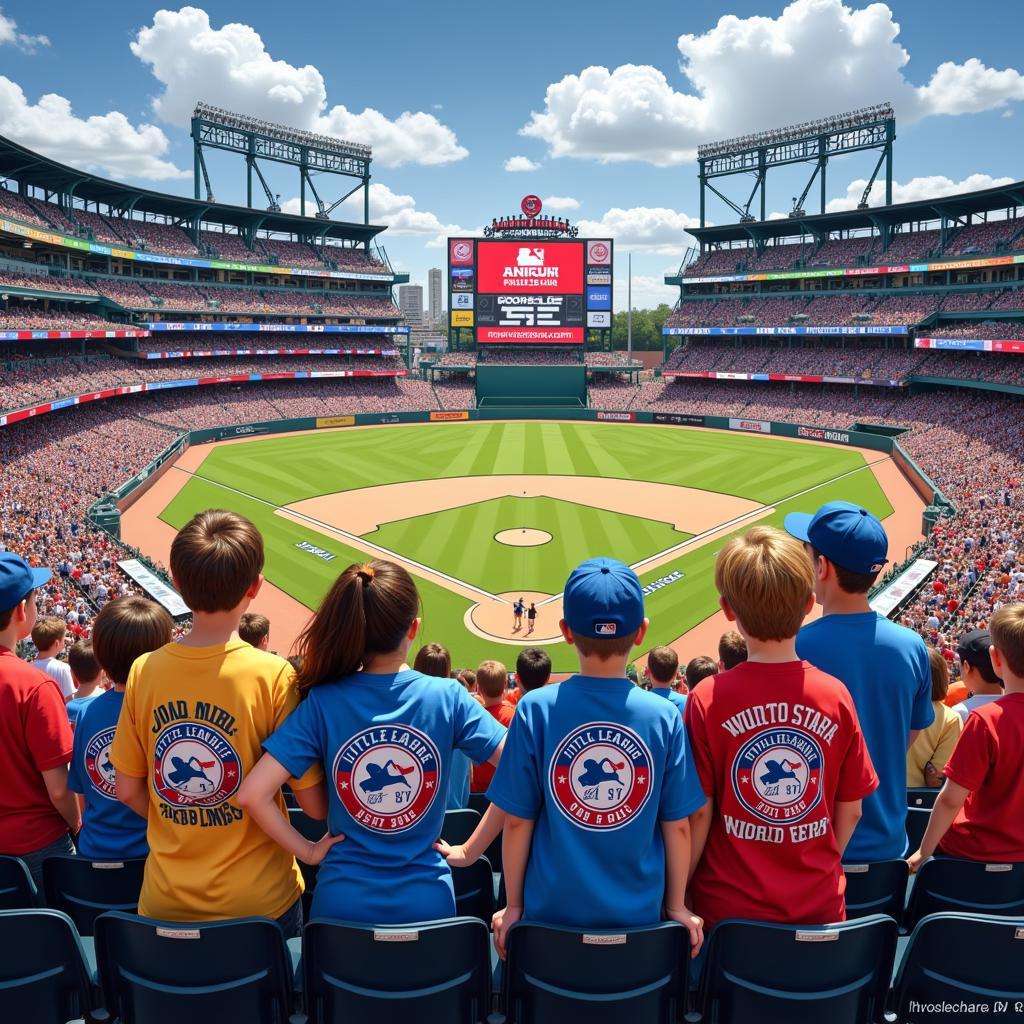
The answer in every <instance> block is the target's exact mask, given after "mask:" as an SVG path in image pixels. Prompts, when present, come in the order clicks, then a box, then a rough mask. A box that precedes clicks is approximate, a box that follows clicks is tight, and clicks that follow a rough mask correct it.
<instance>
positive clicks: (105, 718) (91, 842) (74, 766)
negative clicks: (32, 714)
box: [68, 690, 149, 860]
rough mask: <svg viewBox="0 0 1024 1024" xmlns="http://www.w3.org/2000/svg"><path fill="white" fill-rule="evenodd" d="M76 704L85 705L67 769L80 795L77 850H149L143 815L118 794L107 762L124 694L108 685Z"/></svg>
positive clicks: (108, 855) (113, 853)
mask: <svg viewBox="0 0 1024 1024" xmlns="http://www.w3.org/2000/svg"><path fill="white" fill-rule="evenodd" d="M71 703H72V704H73V703H74V701H72V702H71ZM81 703H82V704H84V705H85V710H84V711H83V712H82V713H81V714H80V715H79V718H78V723H77V725H76V726H75V746H74V751H73V753H72V755H71V768H70V770H69V771H68V788H69V789H71V790H73V791H74V792H75V793H81V794H82V795H83V796H84V797H85V810H84V811H83V812H82V831H81V832H79V833H78V839H77V840H76V843H77V845H78V852H79V853H80V854H81V855H82V856H83V857H88V858H89V859H90V860H125V859H126V858H130V857H145V856H146V855H147V854H148V853H149V845H148V844H147V842H146V819H145V818H140V817H139V815H137V814H136V813H135V812H134V811H133V810H131V809H130V808H128V807H126V806H125V805H124V804H123V803H121V802H120V801H119V800H118V799H117V792H116V790H115V778H116V773H115V771H114V766H113V765H112V764H111V763H110V744H111V743H113V742H114V729H115V727H116V726H117V717H118V715H120V713H121V705H122V704H123V703H124V693H123V692H120V693H119V692H118V691H117V690H108V691H107V692H106V693H101V694H100V695H99V696H98V697H95V698H93V697H89V698H87V699H85V700H83V701H82V702H81ZM70 706H71V705H70V704H69V705H68V707H69V708H70Z"/></svg>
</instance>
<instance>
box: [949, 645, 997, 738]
mask: <svg viewBox="0 0 1024 1024" xmlns="http://www.w3.org/2000/svg"><path fill="white" fill-rule="evenodd" d="M991 646H992V637H991V635H990V633H989V631H988V630H987V629H972V630H971V632H970V633H968V634H967V635H966V636H965V637H964V638H963V639H962V640H961V641H960V643H958V644H957V645H956V653H957V654H958V655H959V656H960V673H961V675H962V676H963V680H964V685H965V686H966V687H967V690H968V693H969V696H968V697H967V699H966V700H964V701H962V702H961V703H960V704H957V705H956V706H955V707H954V708H953V711H954V712H955V713H956V714H957V715H958V716H959V717H960V720H961V722H966V721H967V716H968V715H969V714H970V713H971V712H972V711H973V710H974V709H975V708H980V707H983V706H984V705H986V704H991V703H992V701H994V700H999V699H1000V698H1001V697H1002V696H1003V683H1002V680H1001V679H1000V678H999V676H998V675H996V672H995V669H994V668H993V666H992V659H991V657H990V656H989V648H991Z"/></svg>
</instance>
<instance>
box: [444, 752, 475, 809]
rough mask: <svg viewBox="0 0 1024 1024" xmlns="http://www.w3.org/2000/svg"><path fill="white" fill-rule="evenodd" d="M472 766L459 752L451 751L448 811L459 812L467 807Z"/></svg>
mask: <svg viewBox="0 0 1024 1024" xmlns="http://www.w3.org/2000/svg"><path fill="white" fill-rule="evenodd" d="M472 771H473V766H472V764H471V763H470V760H469V758H468V757H466V755H465V754H463V753H462V751H461V750H453V751H452V763H451V778H450V780H449V782H448V800H447V803H446V805H445V806H446V807H447V808H448V810H449V811H460V810H462V809H463V808H465V807H468V806H469V779H470V775H471V774H472Z"/></svg>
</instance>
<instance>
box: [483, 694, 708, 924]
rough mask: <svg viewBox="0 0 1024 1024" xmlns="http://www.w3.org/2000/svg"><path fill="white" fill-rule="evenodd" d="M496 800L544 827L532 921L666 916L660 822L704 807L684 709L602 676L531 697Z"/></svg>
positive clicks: (529, 877)
mask: <svg viewBox="0 0 1024 1024" xmlns="http://www.w3.org/2000/svg"><path fill="white" fill-rule="evenodd" d="M487 796H488V798H489V799H490V800H491V801H492V802H493V803H495V804H497V805H498V806H499V807H500V808H501V809H502V810H504V811H506V812H507V813H509V814H512V815H515V816H516V817H519V818H528V819H531V820H533V821H534V823H535V824H534V831H533V846H532V848H531V851H530V859H529V862H528V864H527V867H526V879H525V884H524V893H523V904H524V907H523V916H524V918H527V919H529V920H531V921H543V922H545V923H548V924H559V925H567V926H570V927H585V928H602V927H608V928H615V927H631V926H639V925H649V924H656V923H657V922H658V921H660V920H661V916H662V903H663V902H664V897H665V847H664V843H663V841H662V836H661V829H660V827H659V822H661V821H676V820H678V819H680V818H685V817H687V816H688V815H690V814H692V813H693V812H694V811H696V810H697V809H698V808H700V807H702V806H703V804H704V802H705V797H704V793H703V791H702V790H701V788H700V781H699V779H698V777H697V769H696V767H695V766H694V763H693V760H692V758H691V755H690V747H689V741H688V740H687V737H686V729H685V727H684V726H683V719H682V716H681V715H680V714H679V712H678V711H677V710H676V708H675V706H674V705H673V704H671V703H669V702H668V701H666V700H662V699H661V698H660V697H655V696H654V695H653V694H650V693H647V692H645V691H644V690H642V689H640V687H638V686H634V685H633V684H632V683H631V682H630V681H629V680H628V679H597V678H594V677H591V676H572V677H571V678H570V679H567V680H566V681H565V682H563V683H561V684H559V685H558V686H545V687H541V688H540V689H539V690H533V691H532V692H530V693H527V694H526V695H525V696H524V697H523V699H522V700H521V701H520V702H519V704H518V705H517V706H516V714H515V717H514V718H513V719H512V724H511V725H510V726H509V731H508V738H507V740H506V741H505V749H504V751H503V753H502V755H501V762H500V763H499V765H498V770H497V772H496V773H495V776H494V781H493V782H492V783H491V786H490V789H489V790H488V791H487Z"/></svg>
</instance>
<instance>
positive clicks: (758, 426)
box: [729, 416, 772, 434]
mask: <svg viewBox="0 0 1024 1024" xmlns="http://www.w3.org/2000/svg"><path fill="white" fill-rule="evenodd" d="M729 429H730V430H745V431H747V432H748V433H751V434H770V433H771V432H772V425H771V423H769V422H768V421H767V420H740V419H736V418H734V417H732V416H730V417H729Z"/></svg>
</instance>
